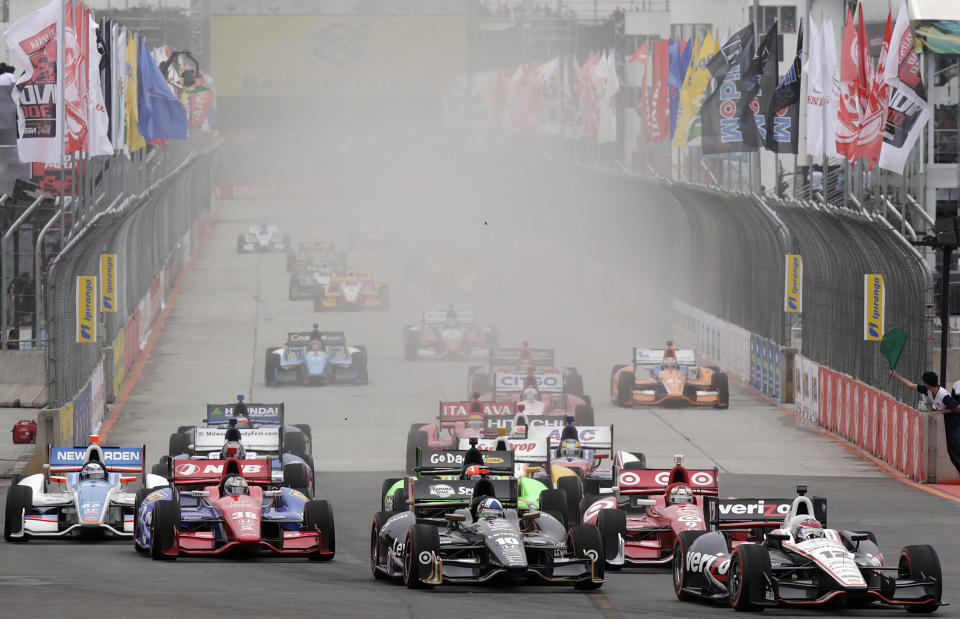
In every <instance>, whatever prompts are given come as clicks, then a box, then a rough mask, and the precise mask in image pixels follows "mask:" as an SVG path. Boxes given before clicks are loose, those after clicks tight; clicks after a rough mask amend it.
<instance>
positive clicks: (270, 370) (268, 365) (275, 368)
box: [263, 348, 280, 387]
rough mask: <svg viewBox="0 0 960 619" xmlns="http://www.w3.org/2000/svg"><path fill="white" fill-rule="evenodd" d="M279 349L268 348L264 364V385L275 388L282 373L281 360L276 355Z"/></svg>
mask: <svg viewBox="0 0 960 619" xmlns="http://www.w3.org/2000/svg"><path fill="white" fill-rule="evenodd" d="M278 350H280V349H279V348H268V349H267V355H266V357H265V358H264V362H263V384H265V385H266V386H267V387H274V386H276V384H277V375H278V374H279V372H280V359H279V358H277V355H275V354H274V353H275V352H276V351H278Z"/></svg>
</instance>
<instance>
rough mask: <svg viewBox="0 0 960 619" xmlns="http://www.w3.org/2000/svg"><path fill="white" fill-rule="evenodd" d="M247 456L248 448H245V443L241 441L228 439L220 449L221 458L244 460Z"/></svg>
mask: <svg viewBox="0 0 960 619" xmlns="http://www.w3.org/2000/svg"><path fill="white" fill-rule="evenodd" d="M246 457H247V450H245V449H244V448H243V445H241V444H240V442H239V441H227V442H226V443H225V444H224V445H223V448H222V449H221V450H220V459H221V460H226V459H227V458H237V459H238V460H243V459H244V458H246Z"/></svg>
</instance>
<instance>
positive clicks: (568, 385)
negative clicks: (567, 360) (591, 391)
mask: <svg viewBox="0 0 960 619" xmlns="http://www.w3.org/2000/svg"><path fill="white" fill-rule="evenodd" d="M570 370H571V371H570V372H569V373H568V374H567V375H566V376H564V377H563V392H564V393H566V394H567V395H575V396H577V397H578V398H582V397H583V376H581V375H580V373H579V372H577V371H576V370H575V369H573V368H570Z"/></svg>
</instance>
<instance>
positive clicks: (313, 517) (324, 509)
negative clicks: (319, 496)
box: [284, 467, 337, 561]
mask: <svg viewBox="0 0 960 619" xmlns="http://www.w3.org/2000/svg"><path fill="white" fill-rule="evenodd" d="M284 469H286V467H284ZM284 472H286V470H284ZM303 528H305V529H308V530H310V531H314V530H315V531H319V532H320V548H321V549H322V550H329V551H330V554H323V553H321V552H319V551H318V552H314V553H311V554H310V555H308V558H309V559H310V560H311V561H329V560H331V559H333V557H334V554H335V553H336V551H337V536H336V529H335V528H334V526H333V508H331V507H330V503H328V502H326V501H308V502H307V503H305V504H304V506H303Z"/></svg>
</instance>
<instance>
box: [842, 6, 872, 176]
mask: <svg viewBox="0 0 960 619" xmlns="http://www.w3.org/2000/svg"><path fill="white" fill-rule="evenodd" d="M862 19H863V17H862V9H861V20H862ZM840 51H841V52H842V56H841V57H840V105H839V109H838V111H837V125H836V131H837V133H836V141H837V154H839V155H841V156H843V157H846V158H847V159H848V160H849V161H850V162H851V163H852V162H853V161H856V158H857V140H858V139H859V136H860V124H861V123H862V122H863V111H864V108H865V106H866V101H861V100H860V95H861V93H862V92H863V88H861V84H860V78H861V75H863V74H864V71H863V67H862V66H861V65H862V63H863V62H862V55H861V50H860V37H859V32H858V29H857V28H856V27H855V26H854V24H853V15H851V14H850V11H849V10H848V11H847V19H846V22H845V24H844V27H843V43H842V44H841V46H840Z"/></svg>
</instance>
